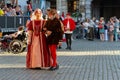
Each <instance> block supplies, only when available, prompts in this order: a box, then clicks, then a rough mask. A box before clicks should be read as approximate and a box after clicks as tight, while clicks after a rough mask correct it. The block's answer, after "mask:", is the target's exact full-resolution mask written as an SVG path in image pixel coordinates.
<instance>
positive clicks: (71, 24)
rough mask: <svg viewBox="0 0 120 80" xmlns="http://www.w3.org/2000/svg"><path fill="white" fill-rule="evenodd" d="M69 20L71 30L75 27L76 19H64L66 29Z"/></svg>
mask: <svg viewBox="0 0 120 80" xmlns="http://www.w3.org/2000/svg"><path fill="white" fill-rule="evenodd" d="M68 20H69V24H70V26H69V27H70V31H73V30H74V29H75V27H76V26H75V21H74V20H73V19H72V18H69V19H68V18H66V19H65V20H63V24H64V26H65V27H64V30H65V31H66V27H67V23H68Z"/></svg>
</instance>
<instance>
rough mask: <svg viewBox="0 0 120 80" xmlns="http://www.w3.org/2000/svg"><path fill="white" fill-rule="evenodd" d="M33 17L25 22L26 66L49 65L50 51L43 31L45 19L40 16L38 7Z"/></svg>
mask: <svg viewBox="0 0 120 80" xmlns="http://www.w3.org/2000/svg"><path fill="white" fill-rule="evenodd" d="M33 14H34V19H33V20H32V21H30V22H29V24H27V28H28V41H27V43H28V51H27V55H26V67H27V68H44V67H49V66H50V63H51V60H50V53H49V48H48V46H47V43H46V36H45V34H44V32H43V30H42V29H43V25H44V24H45V20H43V18H42V12H41V10H40V9H36V10H35V11H34V13H33Z"/></svg>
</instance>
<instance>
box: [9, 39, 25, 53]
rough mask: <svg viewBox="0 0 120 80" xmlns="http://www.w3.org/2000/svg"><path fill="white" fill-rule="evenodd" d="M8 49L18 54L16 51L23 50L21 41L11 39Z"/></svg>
mask: <svg viewBox="0 0 120 80" xmlns="http://www.w3.org/2000/svg"><path fill="white" fill-rule="evenodd" d="M9 50H10V52H12V53H14V54H18V53H20V52H22V50H23V44H22V42H21V41H19V40H13V41H11V42H10V44H9Z"/></svg>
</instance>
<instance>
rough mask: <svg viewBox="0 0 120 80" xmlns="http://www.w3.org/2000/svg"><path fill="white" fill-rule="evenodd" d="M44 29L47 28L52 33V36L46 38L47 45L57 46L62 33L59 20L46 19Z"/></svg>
mask: <svg viewBox="0 0 120 80" xmlns="http://www.w3.org/2000/svg"><path fill="white" fill-rule="evenodd" d="M44 27H45V28H47V30H49V31H52V34H51V35H49V36H48V37H47V43H48V44H58V42H59V41H60V40H62V34H63V33H62V29H61V23H60V20H59V19H57V18H54V19H53V20H50V19H48V20H47V21H46V24H45V26H44Z"/></svg>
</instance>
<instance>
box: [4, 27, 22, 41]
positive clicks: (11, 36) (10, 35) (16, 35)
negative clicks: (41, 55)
mask: <svg viewBox="0 0 120 80" xmlns="http://www.w3.org/2000/svg"><path fill="white" fill-rule="evenodd" d="M23 32H24V27H23V26H20V27H19V28H18V31H17V32H15V33H13V34H9V35H5V36H4V37H5V38H10V39H19V40H21V36H22V35H23Z"/></svg>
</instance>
